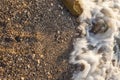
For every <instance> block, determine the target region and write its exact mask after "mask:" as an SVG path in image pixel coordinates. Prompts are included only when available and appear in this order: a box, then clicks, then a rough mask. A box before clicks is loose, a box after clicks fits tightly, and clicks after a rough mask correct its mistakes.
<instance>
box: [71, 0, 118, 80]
mask: <svg viewBox="0 0 120 80" xmlns="http://www.w3.org/2000/svg"><path fill="white" fill-rule="evenodd" d="M79 1H80V2H81V1H82V5H84V6H83V9H84V11H83V14H82V15H80V17H79V21H80V23H81V24H80V26H79V28H81V30H82V31H83V35H85V34H86V36H84V37H82V38H77V39H76V40H75V42H74V43H73V45H74V50H73V52H72V53H71V56H70V61H69V62H70V63H71V64H80V65H81V64H84V68H83V70H82V71H81V70H78V71H77V72H75V73H73V80H120V67H119V66H120V52H119V51H120V50H119V46H118V44H117V43H116V41H115V40H116V39H115V37H118V38H119V36H118V34H119V30H118V28H119V27H120V0H98V2H95V1H94V0H79ZM91 4H92V5H91ZM104 9H105V10H107V11H104ZM101 10H103V12H101ZM99 17H102V18H103V19H104V20H105V21H106V22H107V23H108V26H109V28H108V30H107V31H106V32H105V33H98V34H94V33H93V32H90V29H91V26H92V21H94V20H95V19H96V18H99ZM88 20H89V21H88ZM88 22H89V23H88ZM115 46H116V52H115V51H114V50H113V48H114V47H115ZM91 48H92V49H91ZM79 67H81V66H79Z"/></svg>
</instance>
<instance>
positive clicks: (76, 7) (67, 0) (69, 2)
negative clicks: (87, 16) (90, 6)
mask: <svg viewBox="0 0 120 80" xmlns="http://www.w3.org/2000/svg"><path fill="white" fill-rule="evenodd" d="M62 1H63V3H64V5H65V6H66V7H67V8H68V10H69V11H70V12H71V13H72V14H73V15H75V16H79V15H80V14H81V13H82V12H83V9H82V8H81V5H80V3H79V1H78V0H62Z"/></svg>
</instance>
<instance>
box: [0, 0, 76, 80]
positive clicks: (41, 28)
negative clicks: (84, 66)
mask: <svg viewBox="0 0 120 80" xmlns="http://www.w3.org/2000/svg"><path fill="white" fill-rule="evenodd" d="M75 19H76V17H74V16H72V15H71V14H70V13H69V11H68V10H67V9H66V8H65V7H64V5H63V4H62V2H61V0H1V1H0V80H70V78H71V73H72V69H73V68H72V66H71V65H69V64H68V58H69V53H70V51H71V50H72V38H73V37H74V33H75V27H76V26H77V25H78V24H77V23H76V20H75Z"/></svg>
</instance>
